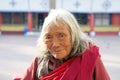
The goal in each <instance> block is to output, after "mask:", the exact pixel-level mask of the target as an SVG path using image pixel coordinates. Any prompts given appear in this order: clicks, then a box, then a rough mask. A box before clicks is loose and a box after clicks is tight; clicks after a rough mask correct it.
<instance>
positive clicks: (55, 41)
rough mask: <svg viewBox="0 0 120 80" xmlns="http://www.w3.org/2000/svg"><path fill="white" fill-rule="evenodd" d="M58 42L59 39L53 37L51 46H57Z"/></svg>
mask: <svg viewBox="0 0 120 80" xmlns="http://www.w3.org/2000/svg"><path fill="white" fill-rule="evenodd" d="M59 45H60V44H59V41H58V40H57V39H54V40H53V47H58V46H59Z"/></svg>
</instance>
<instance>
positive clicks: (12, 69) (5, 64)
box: [0, 35, 120, 80]
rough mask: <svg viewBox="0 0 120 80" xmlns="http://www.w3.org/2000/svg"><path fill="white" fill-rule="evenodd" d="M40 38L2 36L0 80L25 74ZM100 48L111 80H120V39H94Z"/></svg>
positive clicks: (0, 38) (8, 79)
mask: <svg viewBox="0 0 120 80" xmlns="http://www.w3.org/2000/svg"><path fill="white" fill-rule="evenodd" d="M37 38H38V36H22V35H19V36H18V35H9V36H7V35H1V36H0V80H12V79H13V76H14V74H15V73H16V72H23V71H25V70H26V68H27V67H28V65H29V64H30V63H31V61H32V59H33V57H34V56H35V55H37V54H38V50H37V48H36V41H37ZM93 39H94V40H96V41H97V43H98V45H99V46H100V53H101V56H102V60H103V62H104V64H105V67H106V69H107V71H108V73H109V75H110V77H111V80H119V79H120V76H119V75H120V51H119V50H120V37H117V36H97V37H93Z"/></svg>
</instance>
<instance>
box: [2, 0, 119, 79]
mask: <svg viewBox="0 0 120 80" xmlns="http://www.w3.org/2000/svg"><path fill="white" fill-rule="evenodd" d="M0 1H1V2H0V65H1V66H0V76H1V77H0V80H12V79H13V77H14V75H15V74H16V72H23V71H25V70H26V68H27V67H28V66H29V65H30V63H31V61H32V59H33V58H34V56H35V55H37V54H38V53H39V52H38V49H37V48H36V44H37V42H36V41H37V38H38V37H39V35H40V32H41V29H42V25H43V22H44V19H45V17H46V16H47V15H48V13H49V11H50V9H59V8H64V9H66V10H68V11H70V12H71V13H73V14H74V16H75V17H76V19H77V21H78V23H79V25H80V27H81V29H82V30H83V31H84V32H85V33H87V34H88V35H89V36H90V37H91V38H93V39H94V40H95V41H96V42H97V43H98V45H99V46H100V52H101V56H102V60H103V62H104V64H105V66H106V69H107V71H108V72H109V74H110V77H111V80H119V79H120V77H119V74H120V72H119V70H120V51H119V50H120V47H119V46H120V7H119V3H120V0H99V1H98V0H0Z"/></svg>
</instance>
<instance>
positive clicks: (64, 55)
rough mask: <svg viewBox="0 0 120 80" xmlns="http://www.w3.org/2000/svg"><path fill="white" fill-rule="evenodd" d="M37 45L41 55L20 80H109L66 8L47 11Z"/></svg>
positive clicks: (92, 45)
mask: <svg viewBox="0 0 120 80" xmlns="http://www.w3.org/2000/svg"><path fill="white" fill-rule="evenodd" d="M38 46H39V48H40V55H39V56H37V57H35V59H34V60H33V62H32V64H31V65H30V67H29V68H28V69H27V71H26V73H25V75H24V76H23V77H22V80H110V78H109V76H108V74H107V71H106V69H105V67H104V65H103V63H102V61H101V58H100V54H99V50H98V47H97V46H96V45H95V43H94V42H93V41H92V40H91V39H90V38H89V37H88V36H87V35H86V34H84V33H83V32H82V31H81V29H80V26H79V24H78V23H77V21H76V19H75V17H74V16H73V15H72V14H71V13H70V12H68V11H65V10H51V11H50V13H49V15H48V16H47V17H46V19H45V21H44V24H43V28H42V32H41V35H40V38H39V39H38Z"/></svg>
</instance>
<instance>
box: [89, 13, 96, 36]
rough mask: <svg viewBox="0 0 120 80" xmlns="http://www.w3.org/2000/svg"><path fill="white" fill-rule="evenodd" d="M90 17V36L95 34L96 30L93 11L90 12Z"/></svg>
mask: <svg viewBox="0 0 120 80" xmlns="http://www.w3.org/2000/svg"><path fill="white" fill-rule="evenodd" d="M89 18H90V22H89V26H90V36H95V31H94V14H93V13H91V14H89Z"/></svg>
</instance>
